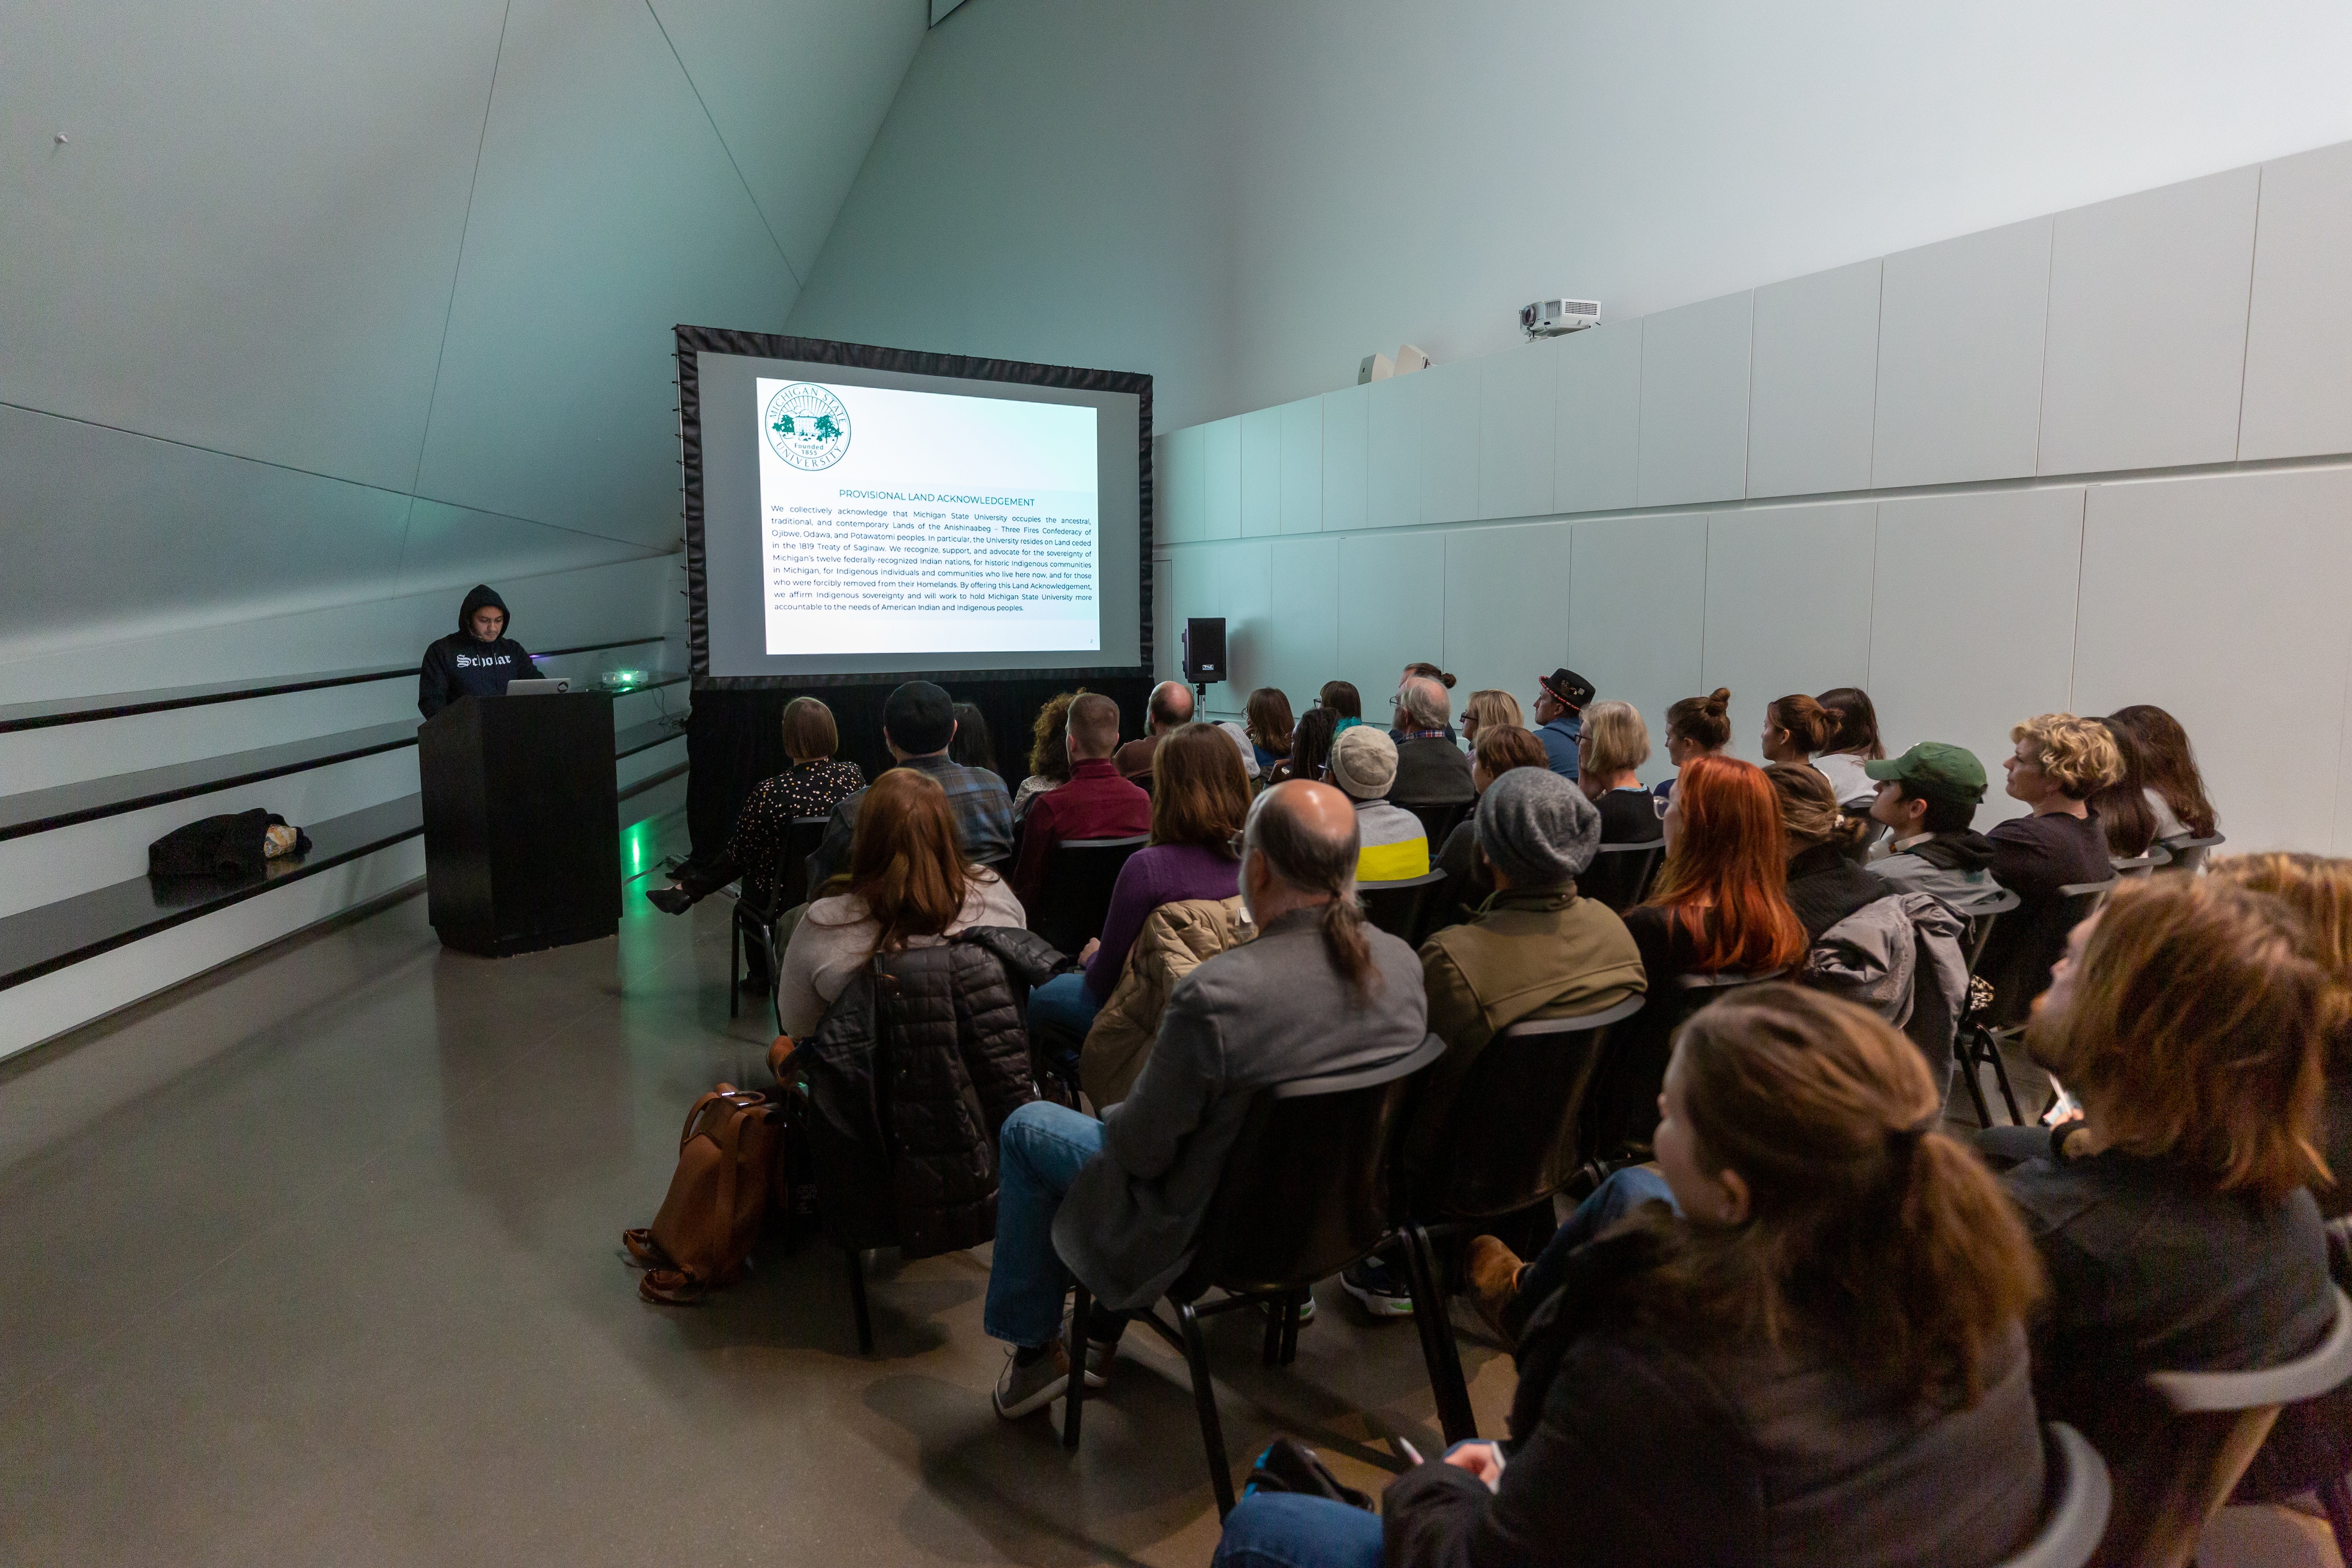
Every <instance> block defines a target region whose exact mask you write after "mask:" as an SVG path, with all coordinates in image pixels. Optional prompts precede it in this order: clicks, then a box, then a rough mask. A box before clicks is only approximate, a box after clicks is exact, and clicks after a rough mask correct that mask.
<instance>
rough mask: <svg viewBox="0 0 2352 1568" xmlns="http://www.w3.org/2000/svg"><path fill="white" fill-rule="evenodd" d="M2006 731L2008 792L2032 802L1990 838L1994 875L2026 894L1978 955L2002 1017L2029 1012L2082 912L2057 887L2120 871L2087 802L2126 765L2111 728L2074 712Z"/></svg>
mask: <svg viewBox="0 0 2352 1568" xmlns="http://www.w3.org/2000/svg"><path fill="white" fill-rule="evenodd" d="M2010 738H2011V740H2012V741H2014V742H2017V749H2016V750H2015V751H2014V752H2011V754H2010V755H2009V756H2008V757H2007V758H2006V759H2004V760H2003V763H2002V766H2003V767H2004V768H2005V769H2007V771H2008V773H2009V794H2010V796H2011V798H2012V799H2015V800H2021V801H2023V802H2024V803H2025V804H2026V805H2029V806H2031V807H2032V814H2031V815H2029V816H2013V817H2011V818H2010V819H2009V820H2008V821H2006V822H2000V823H1996V824H1995V825H1994V826H1993V827H1992V829H1991V830H1990V832H1988V833H1987V834H1986V835H1985V837H1987V838H1989V839H1990V840H1991V841H1992V865H1991V866H1990V870H1991V872H1992V879H1993V880H1994V881H1996V882H1998V883H2000V885H2001V886H2002V887H2004V888H2006V889H2009V890H2010V891H2011V892H2012V893H2015V894H2016V895H2017V896H2018V899H2019V900H2020V901H2019V904H2018V907H2017V908H2016V909H2015V910H2011V912H2010V913H2008V914H2005V915H2003V916H2001V917H2000V921H1999V922H1998V923H1997V924H1995V925H1994V927H1993V931H1992V936H1991V939H1990V941H1989V942H1986V944H1985V951H1984V956H1983V958H1982V959H1980V960H1979V963H1978V964H1977V973H1979V975H1981V976H1983V977H1984V978H1985V979H1986V980H1987V982H1988V983H1989V984H1991V986H1992V987H1993V991H1994V996H1993V1004H1992V1008H1991V1013H1990V1016H1991V1017H1992V1018H1993V1019H1994V1020H1995V1021H1996V1022H1998V1023H2000V1024H2001V1025H2003V1026H2009V1025H2013V1024H2019V1023H2022V1022H2023V1021H2024V1018H2025V1012H2026V1008H2027V1006H2028V1005H2029V1004H2031V1002H2032V999H2033V998H2034V997H2035V996H2037V995H2039V994H2041V993H2042V989H2043V988H2044V987H2045V986H2047V985H2048V984H2050V966H2051V965H2052V964H2053V963H2055V962H2056V961H2057V958H2058V954H2059V953H2060V952H2062V951H2063V949H2064V947H2065V944H2066V930H2067V928H2068V927H2069V926H2071V925H2072V924H2073V923H2074V921H2075V920H2076V919H2078V918H2079V916H2078V914H2077V913H2076V912H2075V911H2073V910H2069V908H2068V900H2065V899H2064V898H2062V897H2061V896H2060V894H2059V891H2058V889H2061V888H2065V887H2080V886H2083V885H2084V884H2086V883H2092V882H2105V881H2111V880H2113V879H2114V878H2115V874H2116V868H2115V863H2114V862H2113V861H2112V860H2110V859H2109V858H2107V839H2106V834H2105V831H2104V830H2103V829H2102V828H2101V827H2100V826H2099V819H2098V817H2097V816H2095V815H2094V814H2093V813H2092V811H2091V809H2090V806H2089V805H2087V804H2086V803H2087V802H2088V801H2089V800H2090V797H2091V796H2092V795H2095V794H2097V793H2098V792H2099V790H2100V788H2101V787H2102V786H2103V785H2105V784H2107V783H2108V782H2109V781H2111V780H2112V779H2114V778H2115V777H2116V773H2118V772H2119V771H2120V770H2121V768H2122V763H2121V762H2120V760H2119V759H2118V758H2117V757H2116V743H2115V742H2114V741H2113V740H2111V739H2110V738H2109V737H2108V735H2107V731H2106V728H2105V726H2104V725H2102V724H2100V723H2098V722H2096V721H2094V720H2089V719H2078V718H2076V717H2075V716H2074V714H2072V713H2044V714H2042V715H2041V716H2040V717H2039V718H2035V719H2029V720H2027V721H2025V722H2024V723H2022V724H2020V725H2018V726H2017V727H2016V728H2014V729H2012V730H2011V731H2010Z"/></svg>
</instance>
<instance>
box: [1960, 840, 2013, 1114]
mask: <svg viewBox="0 0 2352 1568" xmlns="http://www.w3.org/2000/svg"><path fill="white" fill-rule="evenodd" d="M1945 901H1946V902H1947V903H1948V904H1950V905H1951V906H1952V909H1953V910H1954V911H1955V912H1956V913H1958V915H1959V917H1960V918H1961V919H1962V920H1964V921H1968V922H1969V929H1968V931H1967V933H1966V935H1965V936H1964V938H1963V939H1962V948H1961V951H1962V952H1964V953H1966V954H1967V957H1968V961H1969V986H1970V988H1971V989H1972V990H1973V989H1974V986H1975V984H1976V977H1977V966H1978V965H1979V964H1980V963H1983V962H1984V952H1985V943H1987V942H1990V941H1991V940H1992V928H1993V922H1994V921H1997V920H1999V919H2000V917H2001V916H2002V915H2005V914H2007V913H2008V912H2009V911H2010V910H2013V909H2015V908H2017V906H2018V904H2019V902H2020V900H2019V899H2018V896H2017V895H2016V894H2015V893H2012V892H2011V891H2010V890H2009V889H2007V888H2002V887H1989V888H1988V889H1987V890H1986V891H1985V892H1983V893H1981V894H1979V895H1978V896H1977V897H1975V898H1972V899H1948V900H1945ZM1952 1061H1953V1065H1954V1066H1956V1067H1957V1068H1958V1069H1959V1071H1960V1074H1961V1076H1962V1078H1963V1079H1965V1080H1966V1081H1967V1083H1968V1086H1969V1100H1971V1101H1973V1102H1974V1103H1975V1105H1976V1108H1977V1125H1978V1126H1979V1127H1990V1126H1991V1125H1992V1108H1991V1106H1990V1105H1989V1104H1988V1103H1987V1102H1986V1100H1985V1093H1984V1084H1983V1082H1982V1081H1981V1080H1980V1079H1979V1076H1978V1072H1979V1068H1984V1067H1987V1066H1990V1068H1992V1072H1993V1079H1994V1080H1995V1081H1996V1082H1997V1083H1999V1084H2000V1091H2001V1094H2002V1096H2003V1098H2005V1099H2007V1100H2009V1103H2010V1105H2011V1108H2012V1116H2013V1114H2014V1108H2015V1106H2016V1103H2017V1101H2016V1100H2015V1098H2014V1097H2013V1096H2011V1093H2010V1088H2009V1068H2008V1067H2007V1066H2006V1065H2005V1064H2004V1063H2003V1062H2002V1061H2001V1059H2000V1051H1999V1050H1998V1049H1997V1048H1994V1047H1993V1044H1992V1037H1991V1035H1990V1033H1988V1032H1987V1031H1985V1030H1982V1029H1979V1027H1977V1026H1975V1025H1973V1024H1970V1023H1969V1022H1968V1021H1967V1019H1966V1016H1965V1015H1963V1019H1962V1023H1961V1026H1960V1030H1959V1034H1958V1037H1956V1038H1955V1039H1954V1040H1953V1042H1952ZM1946 1092H1949V1089H1948V1087H1947V1090H1946Z"/></svg>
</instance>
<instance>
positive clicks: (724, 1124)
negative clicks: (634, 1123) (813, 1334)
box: [621, 1083, 782, 1306]
mask: <svg viewBox="0 0 2352 1568" xmlns="http://www.w3.org/2000/svg"><path fill="white" fill-rule="evenodd" d="M781 1121H782V1108H781V1107H780V1106H778V1105H777V1104H776V1103H775V1102H774V1101H772V1100H771V1099H770V1098H769V1097H768V1096H767V1095H765V1094H762V1093H761V1092H760V1091H759V1090H758V1089H737V1088H735V1087H734V1086H733V1085H732V1084H724V1083H722V1084H720V1085H719V1087H718V1088H717V1089H713V1090H711V1091H710V1092H709V1094H706V1095H704V1096H703V1097H702V1098H701V1099H699V1100H696V1101H695V1102H694V1108H693V1109H692V1110H688V1112H687V1113H686V1126H685V1128H684V1129H683V1130H682V1131H680V1132H679V1133H678V1139H677V1171H676V1172H674V1173H672V1174H671V1176H670V1179H669V1193H668V1195H667V1196H666V1197H664V1198H663V1199H662V1205H661V1211H660V1212H659V1213H658V1214H656V1215H655V1216H654V1223H653V1224H652V1225H651V1226H648V1227H646V1228H642V1229H636V1230H626V1231H623V1232H622V1233H621V1244H622V1245H623V1246H624V1247H627V1248H628V1250H629V1256H630V1257H631V1258H633V1259H635V1261H636V1262H638V1263H640V1264H643V1265H644V1266H645V1268H646V1272H645V1274H644V1275H643V1276H642V1277H641V1278H640V1279H638V1280H637V1294H638V1295H639V1296H641V1297H643V1298H644V1299H645V1300H648V1301H656V1302H660V1303H662V1304H664V1305H667V1306H687V1305H690V1304H691V1303H693V1302H695V1301H698V1300H701V1299H702V1297H703V1296H705V1295H706V1294H708V1293H709V1291H710V1290H711V1289H713V1288H714V1287H716V1286H719V1285H728V1284H732V1283H733V1282H734V1281H735V1280H737V1279H740V1278H741V1277H742V1273H743V1261H744V1259H745V1258H749V1257H750V1256H751V1245H752V1243H754V1242H756V1241H758V1240H759V1239H760V1227H761V1224H762V1223H764V1222H765V1220H766V1219H767V1216H768V1205H769V1202H770V1199H771V1197H772V1192H773V1189H774V1185H775V1181H776V1143H777V1134H778V1131H779V1130H780V1123H781Z"/></svg>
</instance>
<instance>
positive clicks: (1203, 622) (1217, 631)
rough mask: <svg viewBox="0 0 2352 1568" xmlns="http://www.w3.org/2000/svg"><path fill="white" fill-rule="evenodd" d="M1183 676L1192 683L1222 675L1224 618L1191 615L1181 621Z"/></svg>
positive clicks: (1219, 677)
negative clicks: (1184, 620) (1182, 631)
mask: <svg viewBox="0 0 2352 1568" xmlns="http://www.w3.org/2000/svg"><path fill="white" fill-rule="evenodd" d="M1183 637H1184V679H1187V680H1189V681H1191V682H1192V684H1193V685H1195V686H1205V685H1207V684H1208V683H1209V682H1210V681H1212V680H1223V679H1224V678H1225V620H1224V617H1223V616H1192V618H1191V619H1189V620H1187V621H1186V622H1185V623H1184V633H1183Z"/></svg>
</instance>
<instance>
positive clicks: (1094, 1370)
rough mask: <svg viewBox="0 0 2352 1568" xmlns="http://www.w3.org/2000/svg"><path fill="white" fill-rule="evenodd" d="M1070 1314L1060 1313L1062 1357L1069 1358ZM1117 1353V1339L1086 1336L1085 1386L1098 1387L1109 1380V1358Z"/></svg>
mask: <svg viewBox="0 0 2352 1568" xmlns="http://www.w3.org/2000/svg"><path fill="white" fill-rule="evenodd" d="M1069 1343H1070V1314H1069V1313H1067V1312H1064V1313H1063V1314H1062V1346H1063V1349H1062V1359H1063V1360H1064V1361H1067V1360H1069V1357H1070V1352H1069ZM1117 1354H1118V1341H1117V1340H1098V1339H1096V1338H1095V1337H1094V1336H1093V1335H1092V1334H1089V1335H1087V1387H1088V1388H1100V1387H1101V1386H1102V1385H1103V1384H1106V1383H1108V1382H1109V1381H1110V1363H1111V1358H1112V1357H1113V1356H1115V1355H1117Z"/></svg>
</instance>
